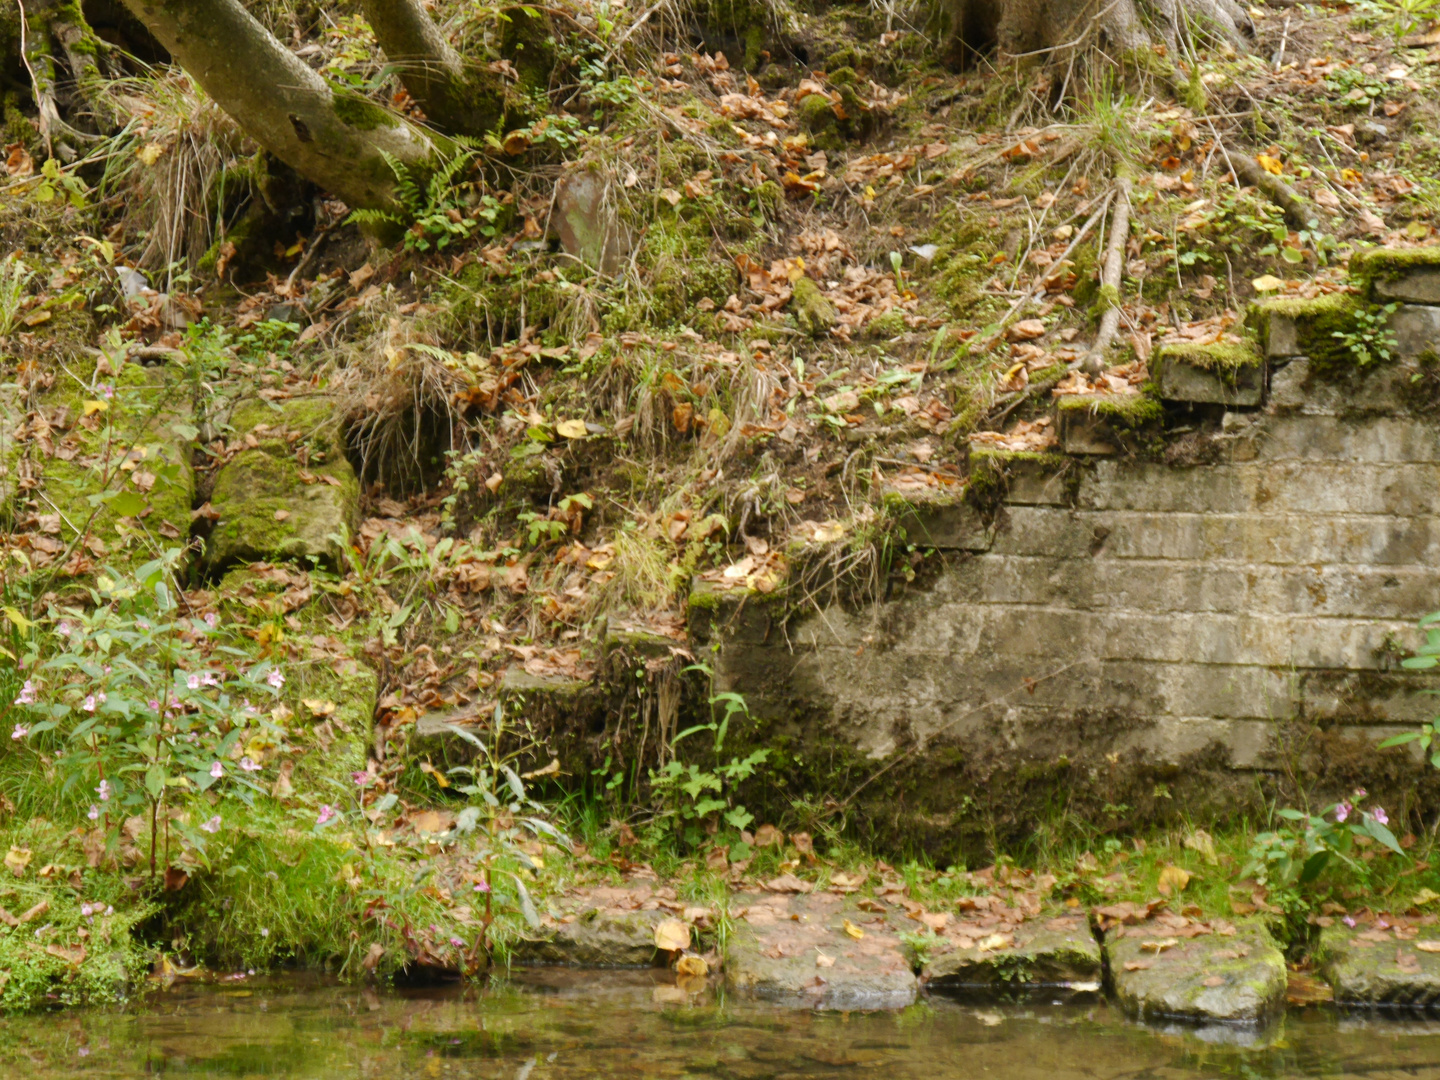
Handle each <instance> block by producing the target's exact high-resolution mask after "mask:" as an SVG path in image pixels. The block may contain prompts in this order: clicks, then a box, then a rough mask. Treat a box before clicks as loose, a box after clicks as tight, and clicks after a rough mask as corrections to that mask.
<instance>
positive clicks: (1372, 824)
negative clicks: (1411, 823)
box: [1365, 814, 1405, 855]
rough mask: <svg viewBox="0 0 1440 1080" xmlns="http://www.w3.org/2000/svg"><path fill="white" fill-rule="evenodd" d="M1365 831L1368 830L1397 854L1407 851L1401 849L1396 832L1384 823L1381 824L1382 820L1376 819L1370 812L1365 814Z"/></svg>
mask: <svg viewBox="0 0 1440 1080" xmlns="http://www.w3.org/2000/svg"><path fill="white" fill-rule="evenodd" d="M1365 831H1366V832H1368V833H1369V834H1370V835H1371V836H1373V837H1374V838H1375V839H1376V840H1378V841H1379V842H1380V843H1382V844H1384V845H1385V846H1386V847H1387V848H1389V849H1390V850H1391V851H1393V852H1394V853H1395V854H1396V855H1404V854H1405V852H1404V851H1402V850H1401V849H1400V844H1399V842H1398V841H1397V840H1396V839H1395V834H1394V833H1392V832H1391V831H1390V830H1389V829H1387V828H1386V827H1385V826H1384V825H1381V824H1380V822H1378V821H1376V820H1375V819H1374V818H1373V817H1372V816H1371V815H1369V814H1366V815H1365Z"/></svg>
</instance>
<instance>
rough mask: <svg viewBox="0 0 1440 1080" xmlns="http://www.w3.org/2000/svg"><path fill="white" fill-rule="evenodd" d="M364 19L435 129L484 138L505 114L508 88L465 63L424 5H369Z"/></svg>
mask: <svg viewBox="0 0 1440 1080" xmlns="http://www.w3.org/2000/svg"><path fill="white" fill-rule="evenodd" d="M364 8H365V18H366V19H367V20H368V21H369V23H370V28H371V29H372V30H374V31H375V38H376V40H378V41H379V42H380V47H381V48H382V49H384V50H385V55H386V57H387V58H389V60H390V61H391V63H393V64H395V65H396V66H397V67H398V68H399V70H400V81H401V82H403V83H404V84H405V89H406V90H408V91H410V96H411V97H413V98H414V99H415V100H416V101H417V102H419V104H420V107H421V108H422V109H424V110H425V116H426V118H427V119H429V121H430V122H431V123H433V124H434V125H435V126H436V127H438V128H440V129H442V130H444V131H448V132H449V133H450V134H452V135H483V134H484V133H485V132H487V131H490V130H491V129H492V128H494V127H496V125H498V124H499V122H500V119H501V117H502V116H503V115H504V112H505V93H504V85H503V84H502V83H501V81H500V79H499V77H498V76H492V75H491V74H490V72H488V71H484V72H481V71H478V70H477V71H472V72H467V71H466V69H465V63H464V61H463V60H462V59H461V58H460V54H459V53H457V52H456V51H455V50H454V48H452V47H451V45H450V43H449V42H448V41H446V40H445V35H444V34H443V33H442V32H441V30H440V27H438V26H437V25H436V24H435V20H434V19H432V18H430V15H429V13H427V12H426V10H425V8H424V6H423V5H422V4H420V3H419V0H364Z"/></svg>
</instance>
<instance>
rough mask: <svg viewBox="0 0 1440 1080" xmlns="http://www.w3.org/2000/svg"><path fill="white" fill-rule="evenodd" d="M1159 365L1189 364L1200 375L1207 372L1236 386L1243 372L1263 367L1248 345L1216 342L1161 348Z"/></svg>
mask: <svg viewBox="0 0 1440 1080" xmlns="http://www.w3.org/2000/svg"><path fill="white" fill-rule="evenodd" d="M1155 359H1156V362H1157V364H1164V363H1176V364H1187V365H1189V366H1190V367H1193V368H1199V369H1200V370H1201V371H1208V372H1211V373H1212V374H1214V375H1217V376H1219V377H1220V378H1221V379H1224V380H1226V381H1227V382H1230V383H1234V382H1235V380H1236V378H1237V377H1238V376H1239V373H1240V369H1242V368H1247V367H1259V366H1260V365H1261V364H1263V363H1264V361H1263V360H1261V358H1260V356H1259V354H1257V353H1256V352H1255V350H1254V349H1252V348H1250V347H1249V346H1248V345H1236V344H1234V343H1232V342H1223V341H1222V342H1213V343H1211V344H1209V345H1199V344H1195V343H1192V342H1185V343H1183V344H1177V345H1162V346H1160V348H1159V349H1158V350H1157V351H1156V354H1155Z"/></svg>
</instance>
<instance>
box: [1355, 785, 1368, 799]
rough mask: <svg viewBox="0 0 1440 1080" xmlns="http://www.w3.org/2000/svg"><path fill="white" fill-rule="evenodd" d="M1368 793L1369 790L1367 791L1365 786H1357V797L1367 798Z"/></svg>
mask: <svg viewBox="0 0 1440 1080" xmlns="http://www.w3.org/2000/svg"><path fill="white" fill-rule="evenodd" d="M1368 794H1369V792H1368V791H1366V790H1365V789H1364V788H1363V787H1357V788H1356V789H1355V798H1357V799H1363V798H1365V796H1366V795H1368Z"/></svg>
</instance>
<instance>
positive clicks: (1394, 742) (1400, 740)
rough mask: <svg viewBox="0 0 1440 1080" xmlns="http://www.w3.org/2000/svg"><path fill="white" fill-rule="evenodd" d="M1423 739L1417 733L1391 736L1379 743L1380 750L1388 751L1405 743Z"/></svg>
mask: <svg viewBox="0 0 1440 1080" xmlns="http://www.w3.org/2000/svg"><path fill="white" fill-rule="evenodd" d="M1420 738H1424V736H1422V735H1421V734H1420V732H1418V731H1407V732H1405V733H1404V734H1401V735H1391V736H1390V738H1388V739H1386V740H1385V741H1384V742H1382V743H1380V744H1379V746H1380V749H1381V750H1388V749H1389V748H1390V747H1392V746H1404V745H1405V744H1406V743H1411V742H1414V741H1415V740H1416V739H1420Z"/></svg>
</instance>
